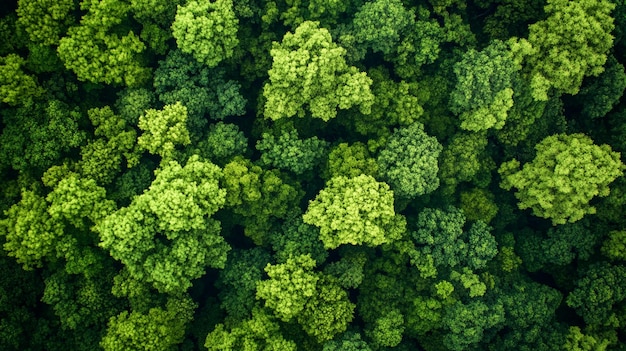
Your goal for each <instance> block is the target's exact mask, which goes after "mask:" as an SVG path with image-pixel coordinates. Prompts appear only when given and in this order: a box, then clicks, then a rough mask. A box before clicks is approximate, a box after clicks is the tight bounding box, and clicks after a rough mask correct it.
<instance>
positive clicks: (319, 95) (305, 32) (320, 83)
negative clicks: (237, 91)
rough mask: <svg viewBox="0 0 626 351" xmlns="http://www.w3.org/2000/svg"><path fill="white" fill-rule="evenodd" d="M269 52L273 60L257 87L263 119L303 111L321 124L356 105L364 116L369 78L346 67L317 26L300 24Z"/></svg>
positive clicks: (370, 98)
mask: <svg viewBox="0 0 626 351" xmlns="http://www.w3.org/2000/svg"><path fill="white" fill-rule="evenodd" d="M270 53H271V55H272V58H273V59H274V61H273V64H272V68H271V69H270V70H269V72H268V73H269V82H267V83H266V84H265V86H264V87H263V96H264V97H265V100H266V101H265V106H264V113H263V114H264V116H265V117H266V118H270V119H272V120H278V119H280V118H284V117H293V116H295V115H298V117H304V116H305V114H306V110H305V107H307V109H308V110H309V111H310V113H311V116H313V117H315V118H321V119H322V120H324V121H328V120H330V119H332V118H335V117H336V116H337V108H339V109H342V110H345V109H349V108H351V107H353V106H358V107H359V110H360V111H361V113H364V114H368V113H369V112H370V108H371V106H372V102H373V100H374V96H373V95H372V93H371V91H370V85H371V84H372V80H371V79H370V78H369V77H368V76H367V75H366V74H365V73H364V72H359V70H358V69H357V68H356V67H354V66H349V65H348V64H347V63H346V60H345V55H346V50H345V49H344V48H342V47H341V46H339V45H337V44H335V43H333V40H332V37H331V35H330V32H329V31H328V30H327V29H325V28H320V27H319V23H318V22H312V21H306V22H303V23H302V24H301V25H299V26H298V28H296V30H295V31H294V33H291V32H288V33H287V34H285V36H284V37H283V40H282V42H281V43H275V44H274V45H273V46H272V50H271V51H270Z"/></svg>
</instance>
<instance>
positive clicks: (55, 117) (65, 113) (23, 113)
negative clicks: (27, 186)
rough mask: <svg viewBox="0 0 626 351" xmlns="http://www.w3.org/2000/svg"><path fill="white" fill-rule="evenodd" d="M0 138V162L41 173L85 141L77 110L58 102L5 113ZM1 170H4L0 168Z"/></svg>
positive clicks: (16, 168)
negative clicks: (3, 126) (0, 155)
mask: <svg viewBox="0 0 626 351" xmlns="http://www.w3.org/2000/svg"><path fill="white" fill-rule="evenodd" d="M3 117H4V118H3V121H4V123H5V125H6V127H5V128H4V129H3V131H2V135H0V149H1V150H2V154H3V155H4V157H3V158H2V160H0V165H2V166H4V165H3V163H6V164H7V165H9V166H11V167H12V168H13V169H15V170H18V171H22V172H26V171H30V170H36V171H37V173H40V172H43V171H45V170H46V169H48V168H49V167H51V166H52V165H54V164H55V163H57V162H59V161H60V160H61V159H62V158H63V157H65V156H67V155H68V154H70V153H71V152H72V151H74V150H76V148H77V147H78V146H80V145H81V144H82V143H83V142H84V141H85V140H86V138H87V134H86V133H85V132H84V131H83V130H81V129H79V122H80V120H81V113H80V111H79V110H78V108H75V107H72V106H69V105H67V104H65V103H63V102H61V101H59V100H54V99H51V100H49V101H48V102H47V103H43V104H41V105H40V104H37V105H32V106H24V107H21V108H18V109H17V110H12V111H6V113H4V116H3ZM0 168H3V167H1V166H0Z"/></svg>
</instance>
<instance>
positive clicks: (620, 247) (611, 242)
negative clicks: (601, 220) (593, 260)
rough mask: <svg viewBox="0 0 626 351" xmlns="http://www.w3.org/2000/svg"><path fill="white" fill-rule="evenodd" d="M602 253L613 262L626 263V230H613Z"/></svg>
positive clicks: (603, 245)
mask: <svg viewBox="0 0 626 351" xmlns="http://www.w3.org/2000/svg"><path fill="white" fill-rule="evenodd" d="M602 253H603V254H604V256H606V257H608V258H609V259H611V260H622V261H626V230H620V231H617V230H613V231H611V232H610V233H609V238H608V239H607V240H605V241H604V243H603V244H602Z"/></svg>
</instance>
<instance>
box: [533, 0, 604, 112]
mask: <svg viewBox="0 0 626 351" xmlns="http://www.w3.org/2000/svg"><path fill="white" fill-rule="evenodd" d="M614 8H615V5H614V4H613V3H612V2H610V1H608V0H585V1H569V0H549V1H548V2H547V4H546V6H545V7H544V10H545V12H546V14H547V15H548V17H547V18H546V19H545V20H543V21H538V22H536V23H534V24H531V25H530V26H529V27H528V29H529V32H530V33H529V36H528V41H529V42H530V44H531V45H532V46H533V51H534V52H533V53H532V54H530V55H529V56H528V57H527V59H526V60H527V63H528V65H529V67H530V70H531V79H532V87H533V97H534V98H535V99H537V100H548V93H549V91H550V89H551V88H554V90H555V92H556V93H558V94H561V93H567V94H572V95H575V94H577V93H578V91H579V88H580V85H581V84H582V80H583V78H584V77H585V76H597V75H599V74H600V73H602V71H603V70H604V68H603V66H604V63H605V62H606V60H607V56H606V54H607V52H608V51H609V49H610V48H611V46H612V44H613V36H612V35H611V31H612V30H613V28H615V26H614V25H613V18H612V17H611V15H610V13H611V10H613V9H614Z"/></svg>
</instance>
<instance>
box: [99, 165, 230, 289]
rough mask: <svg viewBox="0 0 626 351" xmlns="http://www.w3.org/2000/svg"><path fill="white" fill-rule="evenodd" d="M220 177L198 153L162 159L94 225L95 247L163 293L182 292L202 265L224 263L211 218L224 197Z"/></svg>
mask: <svg viewBox="0 0 626 351" xmlns="http://www.w3.org/2000/svg"><path fill="white" fill-rule="evenodd" d="M221 177H222V171H221V169H220V168H219V167H217V166H215V165H214V164H212V163H210V162H207V161H202V160H200V158H199V157H197V156H195V157H190V158H189V160H187V163H186V165H185V166H184V167H183V166H181V165H180V164H178V162H176V161H169V162H167V163H164V164H163V165H162V166H161V168H160V169H159V170H158V171H157V172H156V179H155V180H154V181H153V182H152V184H151V185H150V188H149V189H148V190H146V191H144V193H143V194H141V195H139V196H136V197H135V198H134V199H133V201H132V202H131V204H130V205H129V206H128V207H123V208H120V209H119V210H117V211H115V212H113V213H112V214H110V215H109V216H107V217H106V218H104V219H103V220H102V221H100V222H99V223H97V224H96V228H95V229H96V230H97V231H98V233H99V234H100V238H101V243H100V246H102V247H103V248H105V249H107V250H109V252H110V253H111V256H112V257H113V258H115V259H116V260H118V261H121V262H122V263H123V264H124V266H125V268H127V269H128V272H129V273H130V276H131V277H133V278H134V279H137V280H139V281H144V282H147V283H150V284H153V286H154V287H155V288H157V289H158V290H159V291H162V292H168V293H175V292H182V291H185V290H186V289H187V288H189V287H190V286H191V280H192V279H195V278H198V277H200V276H202V275H203V274H204V272H205V268H206V267H207V266H211V267H220V268H221V267H223V266H224V263H225V262H226V253H227V252H228V251H229V250H230V247H229V245H228V244H227V243H226V242H225V241H224V239H223V238H222V237H221V236H220V224H219V222H218V221H216V220H214V219H212V218H210V216H211V215H212V214H214V213H215V212H217V210H218V209H220V208H221V207H222V206H223V205H224V203H225V200H226V190H224V189H221V188H220V187H219V179H220V178H221Z"/></svg>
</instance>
